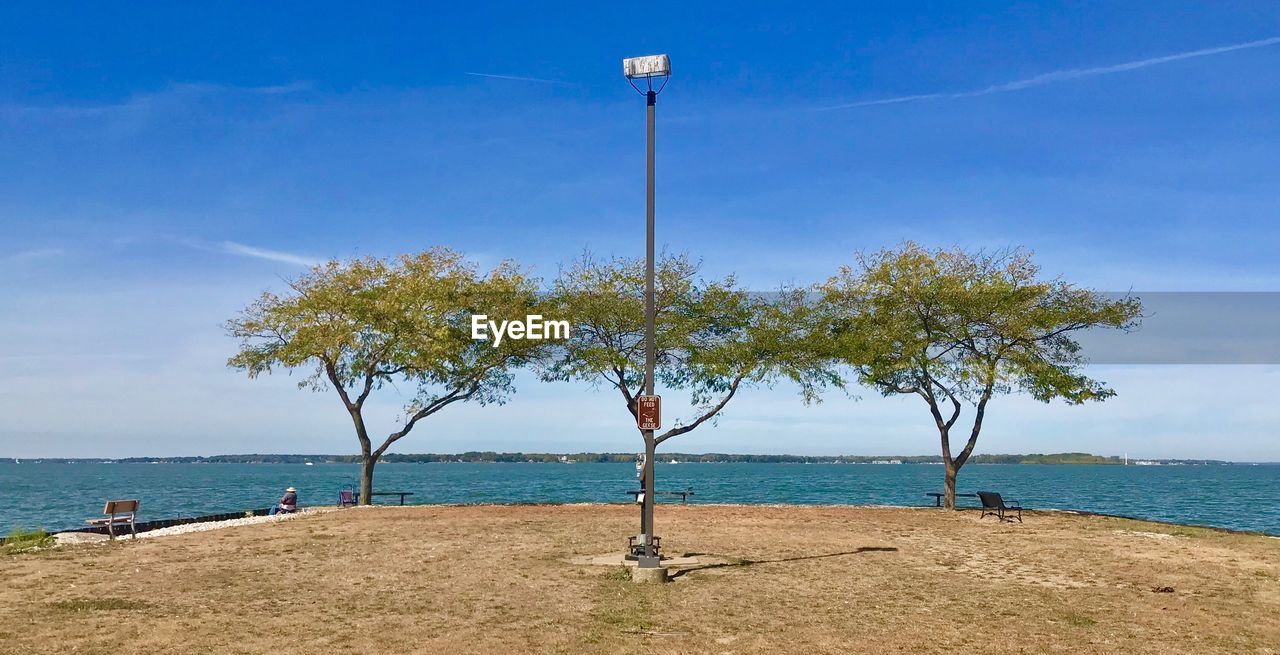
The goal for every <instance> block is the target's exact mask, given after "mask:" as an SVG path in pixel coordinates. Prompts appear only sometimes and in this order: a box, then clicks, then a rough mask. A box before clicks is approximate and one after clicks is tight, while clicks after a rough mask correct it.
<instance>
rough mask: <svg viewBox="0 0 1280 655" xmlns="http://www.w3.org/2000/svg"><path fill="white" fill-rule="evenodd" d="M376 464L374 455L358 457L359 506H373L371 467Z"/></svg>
mask: <svg viewBox="0 0 1280 655" xmlns="http://www.w3.org/2000/svg"><path fill="white" fill-rule="evenodd" d="M377 463H378V458H377V456H375V455H371V454H367V453H366V454H364V455H362V456H361V457H360V504H361V505H372V504H373V465H374V464H377Z"/></svg>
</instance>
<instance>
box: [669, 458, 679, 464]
mask: <svg viewBox="0 0 1280 655" xmlns="http://www.w3.org/2000/svg"><path fill="white" fill-rule="evenodd" d="M671 463H672V464H679V463H680V462H677V461H676V460H674V459H673V460H671Z"/></svg>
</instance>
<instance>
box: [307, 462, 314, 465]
mask: <svg viewBox="0 0 1280 655" xmlns="http://www.w3.org/2000/svg"><path fill="white" fill-rule="evenodd" d="M306 465H307V466H315V464H313V463H311V462H306Z"/></svg>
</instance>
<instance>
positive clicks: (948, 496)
mask: <svg viewBox="0 0 1280 655" xmlns="http://www.w3.org/2000/svg"><path fill="white" fill-rule="evenodd" d="M943 459H944V460H945V461H944V462H943V463H942V464H943V466H944V467H945V468H946V469H947V474H946V475H947V477H946V479H945V480H944V481H943V483H942V494H943V495H942V506H943V507H944V508H945V509H955V508H956V473H959V472H960V469H959V468H957V467H956V465H955V463H954V462H952V461H951V458H949V457H944V458H943Z"/></svg>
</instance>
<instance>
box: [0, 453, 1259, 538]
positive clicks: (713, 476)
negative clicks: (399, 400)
mask: <svg viewBox="0 0 1280 655" xmlns="http://www.w3.org/2000/svg"><path fill="white" fill-rule="evenodd" d="M657 471H658V472H657V476H658V489H659V490H663V489H684V488H686V487H692V488H693V489H694V492H695V494H696V495H695V496H694V497H693V499H691V501H690V502H698V503H795V504H851V505H866V504H886V505H922V504H932V502H933V501H932V499H930V498H927V497H925V496H924V494H925V492H928V491H937V490H941V488H942V467H941V466H940V465H928V464H902V465H874V464H863V465H854V464H674V465H673V464H659V465H658V469H657ZM356 475H357V466H355V465H350V464H316V465H314V466H306V465H303V464H83V463H79V464H51V463H34V462H29V461H28V462H23V463H21V464H12V463H4V464H0V493H2V494H3V498H4V502H3V503H0V530H3V531H4V532H5V533H8V532H9V531H10V530H12V529H13V528H16V527H24V528H34V527H44V528H47V529H66V528H73V527H81V526H82V525H83V521H84V519H86V518H89V517H92V516H94V515H95V514H97V513H98V512H101V511H102V503H103V501H105V500H107V499H109V498H141V499H142V511H141V513H140V515H139V520H150V519H160V518H173V517H179V516H195V515H201V514H212V513H217V512H234V511H240V510H244V509H248V508H259V507H268V506H270V505H271V504H272V503H274V502H275V500H276V499H278V498H279V496H280V494H281V492H282V490H283V489H284V487H286V486H289V485H292V486H295V487H297V488H298V492H299V493H298V495H299V499H300V502H301V504H303V505H327V504H333V503H334V502H335V501H336V499H337V492H338V489H340V488H342V487H344V486H345V485H349V484H351V483H352V482H354V481H355V478H356ZM635 486H636V483H635V467H634V466H633V465H632V464H444V463H434V464H392V463H385V462H384V463H381V464H378V468H377V471H376V473H375V478H374V487H375V489H376V490H380V491H412V492H413V493H414V495H413V496H411V497H410V501H411V502H412V503H415V504H417V503H528V502H539V503H580V502H622V501H626V500H628V498H629V496H627V495H626V492H627V491H628V490H630V489H634V488H635ZM959 489H960V491H961V492H966V491H967V492H972V491H975V490H978V489H983V490H986V489H991V490H995V491H1000V492H1002V493H1003V494H1004V495H1005V497H1006V498H1012V499H1017V500H1019V501H1021V502H1022V503H1023V505H1024V506H1027V507H1041V508H1060V509H1080V510H1087V511H1093V512H1103V513H1108V514H1124V515H1129V516H1137V517H1142V518H1150V519H1157V520H1163V521H1175V522H1179V523H1193V524H1201V525H1213V526H1220V527H1227V528H1236V529H1243V530H1257V531H1261V532H1268V533H1271V534H1280V465H1275V464H1268V465H1258V466H1250V465H1236V466H1127V467H1126V466H1066V465H1028V464H1022V465H997V464H987V465H980V464H970V465H969V466H966V467H965V468H964V469H963V470H962V471H961V473H960V482H959ZM379 500H385V499H379ZM962 501H963V502H967V503H972V502H973V500H972V499H962Z"/></svg>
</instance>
